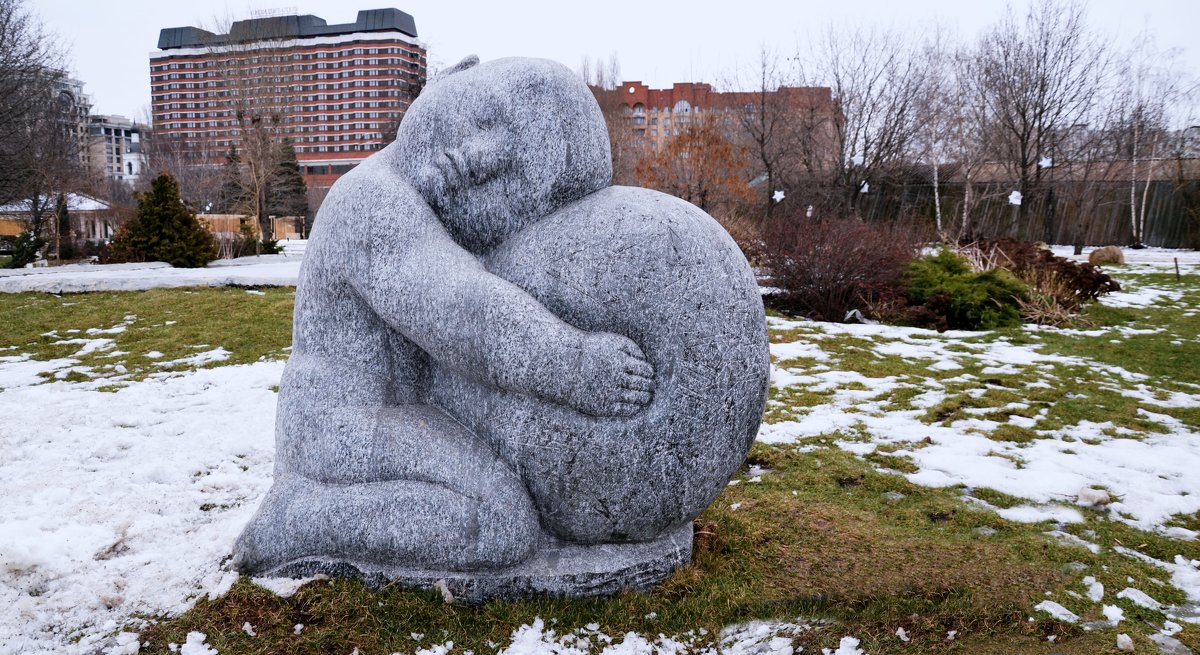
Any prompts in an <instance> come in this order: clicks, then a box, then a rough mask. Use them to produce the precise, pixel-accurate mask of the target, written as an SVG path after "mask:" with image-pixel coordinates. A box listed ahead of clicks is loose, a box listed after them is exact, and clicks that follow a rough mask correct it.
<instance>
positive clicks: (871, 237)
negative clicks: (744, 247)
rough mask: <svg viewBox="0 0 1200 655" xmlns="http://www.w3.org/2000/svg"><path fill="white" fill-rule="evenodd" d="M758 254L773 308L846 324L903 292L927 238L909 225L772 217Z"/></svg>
mask: <svg viewBox="0 0 1200 655" xmlns="http://www.w3.org/2000/svg"><path fill="white" fill-rule="evenodd" d="M761 234H762V237H761V240H760V241H759V244H758V245H759V248H758V252H756V253H755V255H756V257H757V260H758V262H759V264H760V265H761V267H762V269H763V272H764V273H766V274H767V276H769V280H768V281H767V284H768V286H771V287H774V288H775V289H776V290H775V291H774V292H772V293H769V294H767V295H766V296H765V297H764V301H765V302H766V304H767V306H768V307H771V308H773V309H776V310H778V311H781V312H784V313H788V314H793V315H802V316H807V317H809V318H813V319H816V320H820V321H836V322H842V321H845V320H847V316H848V315H849V314H850V313H851V312H852V311H853V310H855V309H857V310H860V311H863V312H866V311H867V310H868V308H870V307H871V306H873V305H875V304H877V303H881V302H883V303H886V302H887V301H888V300H890V299H892V298H895V297H898V296H900V295H902V294H903V293H904V289H903V283H902V281H901V276H902V274H903V272H904V270H905V267H906V266H907V265H908V263H909V262H910V261H911V260H912V259H913V258H914V257H915V256H916V255H917V253H918V251H919V250H920V247H921V246H922V245H923V244H924V243H925V242H926V240H927V239H926V238H925V237H927V236H929V235H927V234H925V230H922V229H920V228H919V227H918V226H916V225H915V224H911V223H907V222H892V223H865V222H863V221H861V220H858V219H854V218H839V219H826V220H820V221H817V220H813V219H811V218H808V217H806V216H803V215H800V216H787V217H773V218H771V219H769V220H768V221H767V223H766V224H765V225H764V226H763V228H762V232H761Z"/></svg>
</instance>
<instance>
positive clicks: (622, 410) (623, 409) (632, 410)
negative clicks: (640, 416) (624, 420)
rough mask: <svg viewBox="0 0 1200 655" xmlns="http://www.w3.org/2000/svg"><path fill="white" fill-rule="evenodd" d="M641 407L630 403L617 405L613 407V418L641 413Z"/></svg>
mask: <svg viewBox="0 0 1200 655" xmlns="http://www.w3.org/2000/svg"><path fill="white" fill-rule="evenodd" d="M642 409H643V406H642V405H632V404H630V403H617V404H616V405H614V406H613V412H612V415H613V416H621V417H629V416H633V415H635V414H637V413H638V412H640V411H642Z"/></svg>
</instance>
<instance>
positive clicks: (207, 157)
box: [150, 9, 426, 188]
mask: <svg viewBox="0 0 1200 655" xmlns="http://www.w3.org/2000/svg"><path fill="white" fill-rule="evenodd" d="M425 78H426V50H425V46H424V45H423V44H422V43H421V42H420V41H419V40H417V30H416V25H415V22H414V20H413V17H412V16H410V15H409V14H406V13H404V12H402V11H400V10H398V9H375V10H368V11H359V12H358V16H357V20H356V21H355V22H353V23H345V24H336V25H329V24H327V23H326V22H325V20H324V19H322V18H319V17H317V16H312V15H303V16H296V15H290V16H267V17H258V18H252V19H249V20H242V21H237V22H235V23H233V25H232V26H231V28H230V30H229V33H227V34H214V33H212V32H208V31H205V30H202V29H200V28H196V27H176V28H168V29H164V30H162V31H161V32H160V34H159V39H158V51H156V52H153V53H151V54H150V86H151V105H152V112H153V121H154V128H155V136H156V138H166V139H171V140H172V141H174V142H175V143H176V144H177V147H178V148H179V149H182V150H184V151H186V152H188V153H190V154H191V155H192V156H194V157H195V158H196V160H197V161H199V162H203V163H207V164H219V163H220V162H222V161H223V158H224V156H225V154H226V153H227V152H229V151H230V150H231V149H233V148H243V147H245V141H247V139H249V138H251V133H252V132H254V131H257V130H270V132H271V134H272V138H278V139H282V138H287V139H289V140H290V141H291V143H292V145H293V147H294V148H295V150H296V158H297V160H298V161H299V163H300V167H301V172H302V173H303V174H304V177H305V182H306V183H307V184H308V185H309V187H310V188H328V187H329V186H330V185H331V184H332V183H333V182H334V180H336V179H337V178H338V177H340V176H341V175H342V174H344V173H346V172H348V171H349V170H350V169H351V168H353V167H354V166H355V165H357V164H358V163H359V162H360V161H362V160H363V159H365V158H366V157H368V156H370V155H371V154H372V153H374V152H376V151H378V150H379V149H381V148H382V147H383V146H384V145H386V144H387V143H389V142H390V141H391V140H393V139H394V138H395V130H396V127H397V126H398V124H399V122H400V118H401V116H403V115H404V111H405V110H406V109H407V108H408V106H409V104H410V103H411V102H412V101H413V100H414V99H416V97H417V94H419V93H420V91H421V88H422V87H423V86H424V85H425Z"/></svg>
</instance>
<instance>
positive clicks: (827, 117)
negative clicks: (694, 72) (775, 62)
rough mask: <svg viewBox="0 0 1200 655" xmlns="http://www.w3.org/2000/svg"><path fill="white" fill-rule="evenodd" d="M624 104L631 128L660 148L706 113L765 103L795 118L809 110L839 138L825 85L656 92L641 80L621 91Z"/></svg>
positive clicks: (680, 85)
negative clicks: (767, 89)
mask: <svg viewBox="0 0 1200 655" xmlns="http://www.w3.org/2000/svg"><path fill="white" fill-rule="evenodd" d="M617 89H618V91H619V93H620V96H621V101H622V105H623V107H624V108H627V109H628V115H629V118H630V126H631V129H632V130H633V131H634V132H636V133H638V134H639V135H641V136H643V137H644V138H645V139H646V140H647V141H648V142H650V143H652V144H653V145H655V146H656V147H658V146H661V145H662V144H663V143H664V142H665V140H666V139H667V138H669V137H670V136H672V135H674V134H678V133H679V131H680V130H682V129H683V128H684V127H685V126H686V125H687V124H688V123H689V122H691V121H693V120H695V119H696V117H697V116H698V115H702V114H704V113H706V112H707V113H713V112H716V113H719V114H721V115H724V116H733V115H734V113H735V112H742V113H754V112H755V111H758V109H759V106H758V105H759V103H762V102H764V101H765V102H773V103H781V105H782V107H785V108H786V111H787V112H788V113H789V115H790V116H793V117H794V116H797V115H798V113H800V112H803V113H807V114H811V115H813V116H814V117H815V120H814V122H815V123H818V124H821V125H824V126H826V129H827V130H828V131H829V134H830V136H832V134H833V127H834V120H835V119H836V117H837V116H838V112H837V105H836V104H835V103H834V101H833V90H832V89H830V88H829V87H824V86H800V87H798V86H784V87H780V88H779V89H778V90H776V91H769V92H767V93H766V94H765V95H764V94H763V93H759V92H756V91H714V90H713V88H712V85H711V84H705V83H701V82H676V83H675V84H673V85H672V86H671V88H669V89H651V88H649V87H648V86H646V85H645V84H642V83H641V82H639V81H634V82H622V83H621V84H620V86H618V87H617Z"/></svg>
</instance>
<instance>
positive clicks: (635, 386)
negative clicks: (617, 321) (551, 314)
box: [567, 332, 654, 416]
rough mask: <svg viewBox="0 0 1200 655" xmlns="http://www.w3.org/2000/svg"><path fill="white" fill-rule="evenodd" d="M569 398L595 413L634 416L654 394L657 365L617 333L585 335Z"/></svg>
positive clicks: (573, 403)
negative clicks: (655, 366)
mask: <svg viewBox="0 0 1200 655" xmlns="http://www.w3.org/2000/svg"><path fill="white" fill-rule="evenodd" d="M572 374H573V375H574V376H576V377H575V384H574V385H573V387H572V388H571V390H570V393H569V395H568V398H567V402H568V404H569V405H571V406H572V407H574V408H575V409H577V410H579V411H581V412H583V413H584V414H591V415H592V416H633V415H634V414H636V413H638V412H640V411H641V410H643V409H644V408H645V407H646V406H647V405H649V404H650V401H651V400H653V398H654V367H653V366H651V365H650V362H648V361H647V360H646V355H645V354H644V353H642V349H641V348H638V346H637V344H635V343H634V342H632V341H630V340H629V339H626V338H625V337H622V336H620V335H616V334H610V333H607V332H596V333H591V334H587V335H586V336H585V337H584V338H583V343H582V353H581V356H580V359H579V370H577V371H573V372H572Z"/></svg>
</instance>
